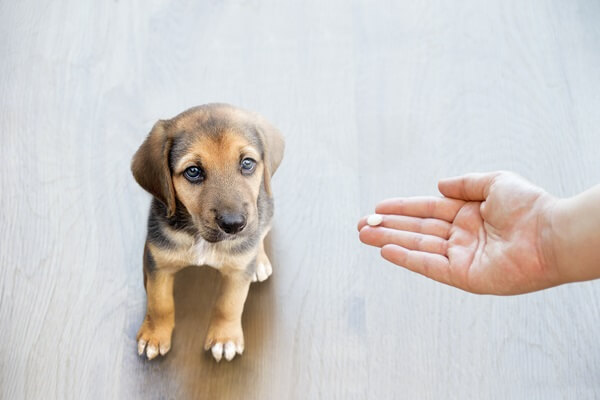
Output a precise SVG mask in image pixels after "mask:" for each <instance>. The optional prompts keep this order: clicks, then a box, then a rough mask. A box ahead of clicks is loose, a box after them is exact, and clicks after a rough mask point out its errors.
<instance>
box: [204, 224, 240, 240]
mask: <svg viewBox="0 0 600 400" xmlns="http://www.w3.org/2000/svg"><path fill="white" fill-rule="evenodd" d="M198 231H199V232H198V233H199V234H200V236H201V237H202V239H204V240H206V241H207V242H210V243H218V242H223V241H226V240H236V239H238V238H239V237H241V236H243V235H244V233H246V232H245V231H242V232H238V233H234V234H229V233H225V232H223V231H222V230H220V229H218V228H212V227H209V226H206V225H203V226H202V227H201V228H200V229H199V230H198Z"/></svg>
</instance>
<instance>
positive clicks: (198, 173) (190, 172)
mask: <svg viewBox="0 0 600 400" xmlns="http://www.w3.org/2000/svg"><path fill="white" fill-rule="evenodd" d="M183 176H185V179H187V180H188V181H190V182H192V183H199V182H202V181H203V180H204V174H203V173H202V170H201V169H200V168H198V167H188V168H186V169H185V171H183Z"/></svg>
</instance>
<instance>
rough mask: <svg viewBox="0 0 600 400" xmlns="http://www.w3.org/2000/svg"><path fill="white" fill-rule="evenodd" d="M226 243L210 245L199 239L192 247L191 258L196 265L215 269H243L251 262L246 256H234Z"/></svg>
mask: <svg viewBox="0 0 600 400" xmlns="http://www.w3.org/2000/svg"><path fill="white" fill-rule="evenodd" d="M228 247H229V246H228V245H227V243H222V242H219V243H210V242H207V241H206V240H203V239H199V240H197V241H196V243H195V244H194V245H193V246H192V249H191V252H192V258H193V259H194V260H195V264H196V265H207V266H209V267H212V268H215V269H222V268H235V269H240V268H245V267H246V265H247V264H248V263H249V262H250V261H251V260H250V259H248V255H234V254H231V251H229V248H228Z"/></svg>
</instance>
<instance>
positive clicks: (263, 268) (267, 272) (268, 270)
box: [252, 262, 273, 282]
mask: <svg viewBox="0 0 600 400" xmlns="http://www.w3.org/2000/svg"><path fill="white" fill-rule="evenodd" d="M272 273H273V267H272V266H271V263H270V262H266V263H264V262H259V263H258V264H257V265H256V272H254V275H253V276H252V282H263V281H266V280H267V279H268V278H269V277H270V276H271V274H272Z"/></svg>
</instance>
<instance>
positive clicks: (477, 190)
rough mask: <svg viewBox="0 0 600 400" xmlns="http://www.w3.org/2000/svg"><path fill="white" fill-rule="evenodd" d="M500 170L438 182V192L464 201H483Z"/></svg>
mask: <svg viewBox="0 0 600 400" xmlns="http://www.w3.org/2000/svg"><path fill="white" fill-rule="evenodd" d="M498 175H500V172H489V173H474V174H467V175H463V176H455V177H453V178H446V179H442V180H440V181H439V182H438V189H439V190H440V193H441V194H443V195H444V196H446V197H450V198H453V199H460V200H466V201H483V200H485V199H486V198H487V196H488V194H489V191H490V187H491V186H492V183H493V182H494V179H495V178H496V177H497V176H498Z"/></svg>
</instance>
